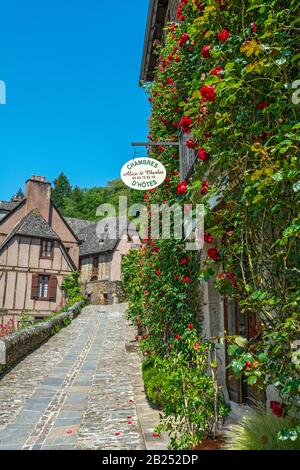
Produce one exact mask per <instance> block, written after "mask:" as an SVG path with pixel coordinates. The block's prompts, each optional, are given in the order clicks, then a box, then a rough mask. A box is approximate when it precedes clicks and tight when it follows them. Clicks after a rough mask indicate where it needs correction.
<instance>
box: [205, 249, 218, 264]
mask: <svg viewBox="0 0 300 470" xmlns="http://www.w3.org/2000/svg"><path fill="white" fill-rule="evenodd" d="M207 256H208V257H209V258H210V259H212V260H213V261H218V259H219V252H218V250H217V249H216V248H210V249H209V250H208V251H207Z"/></svg>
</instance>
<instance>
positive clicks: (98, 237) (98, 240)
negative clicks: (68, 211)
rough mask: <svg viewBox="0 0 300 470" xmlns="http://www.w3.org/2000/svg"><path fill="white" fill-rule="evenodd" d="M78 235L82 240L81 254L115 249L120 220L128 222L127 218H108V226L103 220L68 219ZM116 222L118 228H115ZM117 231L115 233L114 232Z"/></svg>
mask: <svg viewBox="0 0 300 470" xmlns="http://www.w3.org/2000/svg"><path fill="white" fill-rule="evenodd" d="M66 221H67V223H68V224H70V226H71V228H72V229H73V230H74V232H75V234H76V235H77V237H78V238H79V239H80V240H81V241H82V243H81V245H80V249H79V250H80V251H79V253H80V256H87V255H93V254H97V253H106V252H110V251H113V250H114V249H115V247H116V245H117V244H118V242H119V231H120V221H122V222H123V223H125V222H127V219H126V218H119V217H117V218H115V217H111V218H107V219H105V222H106V224H107V226H106V227H105V226H104V224H103V223H102V224H101V222H100V223H99V222H98V223H93V222H89V221H86V220H80V219H70V218H67V219H66ZM114 223H116V230H114ZM114 232H115V233H114Z"/></svg>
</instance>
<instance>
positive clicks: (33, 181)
mask: <svg viewBox="0 0 300 470" xmlns="http://www.w3.org/2000/svg"><path fill="white" fill-rule="evenodd" d="M50 198H51V183H48V182H47V181H46V178H45V176H34V175H33V176H32V177H31V178H30V179H29V180H27V181H26V214H28V213H29V212H31V211H32V210H33V209H38V211H39V212H40V214H41V215H42V216H43V217H44V219H45V220H46V221H47V222H49V218H50Z"/></svg>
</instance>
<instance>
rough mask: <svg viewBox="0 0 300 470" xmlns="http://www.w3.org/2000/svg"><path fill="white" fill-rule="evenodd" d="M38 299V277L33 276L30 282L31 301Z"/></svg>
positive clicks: (36, 275)
mask: <svg viewBox="0 0 300 470" xmlns="http://www.w3.org/2000/svg"><path fill="white" fill-rule="evenodd" d="M38 297H39V275H38V274H33V275H32V282H31V299H32V300H34V299H37V298H38Z"/></svg>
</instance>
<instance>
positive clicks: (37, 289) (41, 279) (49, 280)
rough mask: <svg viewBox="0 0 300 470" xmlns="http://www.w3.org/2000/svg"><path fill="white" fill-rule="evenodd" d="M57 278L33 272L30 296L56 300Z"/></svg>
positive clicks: (34, 298)
mask: <svg viewBox="0 0 300 470" xmlns="http://www.w3.org/2000/svg"><path fill="white" fill-rule="evenodd" d="M56 291H57V278H56V276H50V275H48V274H33V275H32V285H31V298H32V299H33V300H49V301H51V302H56Z"/></svg>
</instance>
